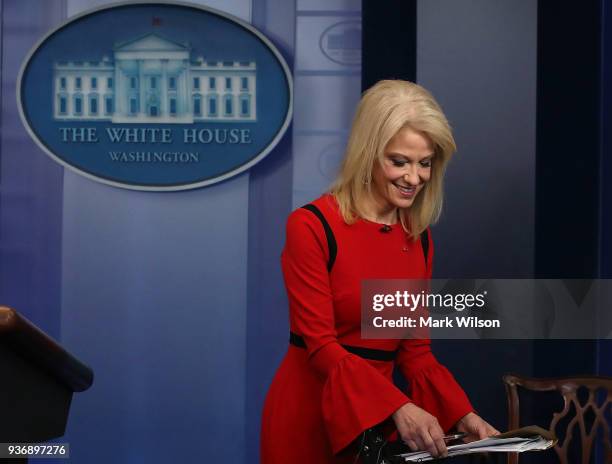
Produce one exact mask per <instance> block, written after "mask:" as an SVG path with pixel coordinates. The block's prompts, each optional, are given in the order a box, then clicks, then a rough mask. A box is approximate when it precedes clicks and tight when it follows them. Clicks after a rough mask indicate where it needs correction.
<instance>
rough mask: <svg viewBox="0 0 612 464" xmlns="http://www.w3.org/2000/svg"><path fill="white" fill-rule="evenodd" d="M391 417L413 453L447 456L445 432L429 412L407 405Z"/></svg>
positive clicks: (413, 405) (410, 404)
mask: <svg viewBox="0 0 612 464" xmlns="http://www.w3.org/2000/svg"><path fill="white" fill-rule="evenodd" d="M391 417H393V420H394V421H395V427H396V428H397V431H398V433H399V435H400V438H401V439H402V440H403V441H404V443H406V444H407V445H408V446H409V447H410V449H411V450H412V451H419V450H424V451H429V453H430V454H431V455H432V456H434V457H440V458H442V457H446V456H447V454H448V453H447V451H446V443H444V438H443V437H444V431H443V430H442V428H441V427H440V424H438V419H436V418H435V417H434V416H432V415H431V414H429V413H428V412H427V411H425V410H424V409H421V408H419V407H418V406H416V405H415V404H413V403H407V404H405V405H403V406H402V407H401V408H399V409H398V410H397V411H395V412H394V413H393V415H392V416H391ZM466 417H467V416H466ZM476 417H478V416H476ZM479 419H480V418H479ZM462 420H463V419H462ZM481 420H482V419H481ZM483 422H484V421H483ZM487 425H488V424H487Z"/></svg>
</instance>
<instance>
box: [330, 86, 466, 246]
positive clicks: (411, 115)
mask: <svg viewBox="0 0 612 464" xmlns="http://www.w3.org/2000/svg"><path fill="white" fill-rule="evenodd" d="M406 127H408V128H410V129H412V130H414V131H417V132H420V133H421V134H423V135H424V136H426V137H427V138H429V140H431V142H432V144H433V146H434V156H433V159H432V167H431V178H430V179H429V181H428V182H426V183H425V185H424V186H423V189H422V190H421V191H420V192H419V194H418V195H417V197H416V198H415V200H414V202H413V204H412V206H411V207H410V208H407V209H406V210H404V211H401V212H400V221H401V222H402V225H403V226H404V228H405V229H406V230H407V231H408V232H409V233H410V234H411V235H412V238H413V239H415V240H416V239H417V238H418V237H419V235H420V234H421V233H422V232H423V231H425V230H426V229H427V227H428V226H429V225H430V224H432V223H434V222H435V221H436V220H437V219H438V217H439V216H440V212H441V211H442V199H443V190H442V181H443V178H444V172H445V170H446V166H447V164H448V161H449V160H450V158H451V155H452V154H453V153H454V152H455V151H456V149H457V146H456V145H455V140H454V139H453V135H452V131H451V128H450V126H449V124H448V121H447V120H446V117H445V116H444V113H443V112H442V109H441V108H440V106H439V105H438V103H437V102H436V101H435V99H434V98H433V96H432V95H431V94H430V93H429V92H428V91H427V90H425V89H424V88H423V87H421V86H420V85H418V84H415V83H412V82H408V81H401V80H384V81H380V82H378V83H376V85H374V86H373V87H371V88H369V89H368V90H367V91H366V92H365V93H364V94H363V96H362V98H361V101H360V102H359V106H358V107H357V112H356V114H355V118H354V119H353V126H352V129H351V134H350V137H349V140H348V143H347V147H346V152H345V155H344V159H343V161H342V165H341V167H340V173H339V174H338V177H337V178H336V180H335V182H334V183H333V185H332V187H331V190H330V192H331V193H332V194H333V195H334V196H335V198H336V200H337V202H338V205H339V207H340V213H341V215H342V217H343V219H344V221H345V222H346V223H348V224H352V223H353V222H355V220H356V219H357V216H363V215H364V212H363V211H362V209H361V206H362V205H363V204H364V201H363V200H364V199H366V198H371V195H372V172H373V169H374V163H375V162H379V163H381V162H382V160H383V155H384V151H385V147H386V146H387V144H388V143H389V141H390V140H391V138H392V137H393V136H394V135H395V134H397V133H398V132H399V131H400V130H401V129H403V128H406Z"/></svg>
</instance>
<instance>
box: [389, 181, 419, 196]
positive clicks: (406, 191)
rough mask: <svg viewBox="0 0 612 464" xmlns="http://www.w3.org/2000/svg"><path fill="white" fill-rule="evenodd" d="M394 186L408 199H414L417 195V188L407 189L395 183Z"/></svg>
mask: <svg viewBox="0 0 612 464" xmlns="http://www.w3.org/2000/svg"><path fill="white" fill-rule="evenodd" d="M393 185H394V186H395V187H396V188H397V190H398V191H399V193H400V195H401V196H403V197H406V198H412V197H413V196H414V194H415V193H416V187H407V186H405V185H400V184H396V183H393Z"/></svg>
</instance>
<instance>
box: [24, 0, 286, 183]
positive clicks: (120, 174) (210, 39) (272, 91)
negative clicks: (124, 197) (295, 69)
mask: <svg viewBox="0 0 612 464" xmlns="http://www.w3.org/2000/svg"><path fill="white" fill-rule="evenodd" d="M17 100H18V106H19V111H20V114H21V117H22V120H23V122H24V124H25V126H26V128H27V129H28V131H29V133H30V135H31V136H32V137H33V138H34V140H35V141H36V142H37V143H38V145H39V146H40V147H41V148H42V149H43V150H44V151H45V152H46V153H47V154H48V155H49V156H51V157H52V158H53V159H54V160H56V161H58V162H59V163H61V164H63V165H64V166H66V167H68V168H70V169H72V170H74V171H76V172H78V173H80V174H82V175H84V176H86V177H89V178H91V179H94V180H97V181H99V182H103V183H106V184H110V185H113V186H117V187H123V188H128V189H136V190H157V191H167V190H185V189H191V188H196V187H202V186H205V185H210V184H213V183H216V182H219V181H222V180H224V179H227V178H229V177H232V176H234V175H236V174H238V173H240V172H243V171H245V170H246V169H248V168H250V167H251V166H253V165H254V164H255V163H257V162H258V161H260V160H261V159H262V158H264V157H265V156H266V155H267V154H268V153H270V151H271V150H272V149H273V148H274V146H275V145H276V144H277V143H278V141H279V140H280V138H281V137H282V136H283V134H284V133H285V131H286V130H287V127H288V126H289V122H290V119H291V114H292V82H291V74H290V72H289V68H288V66H287V64H286V62H285V60H284V59H283V57H282V56H281V54H280V53H279V52H278V50H277V49H276V48H275V47H274V45H273V44H272V43H271V42H270V41H269V40H268V39H267V38H266V37H264V36H263V35H262V34H261V33H260V32H258V31H257V30H256V29H255V28H253V27H252V26H251V25H250V24H248V23H245V22H244V21H241V20H239V19H237V18H235V17H232V16H230V15H227V14H225V13H221V12H219V11H216V10H212V9H210V8H205V7H201V6H198V5H190V4H184V3H122V4H120V5H118V6H108V7H103V8H100V9H96V10H92V11H88V12H86V13H83V14H81V15H78V16H75V17H73V18H70V19H69V20H68V21H67V22H65V23H64V24H62V25H60V26H59V27H58V28H56V29H55V30H53V31H51V32H50V33H49V34H47V36H46V37H44V38H43V39H42V40H41V41H40V42H39V43H38V44H37V45H36V46H35V47H34V48H33V49H32V51H31V52H30V54H29V55H28V57H27V59H26V60H25V62H24V64H23V66H22V68H21V72H20V75H19V80H18V89H17Z"/></svg>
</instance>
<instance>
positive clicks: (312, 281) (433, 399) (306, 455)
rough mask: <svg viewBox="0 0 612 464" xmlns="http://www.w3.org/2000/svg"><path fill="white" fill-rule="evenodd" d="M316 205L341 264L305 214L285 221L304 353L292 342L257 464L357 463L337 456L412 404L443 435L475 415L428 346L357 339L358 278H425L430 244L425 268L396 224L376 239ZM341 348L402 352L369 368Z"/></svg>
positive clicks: (269, 404) (375, 227) (326, 202)
mask: <svg viewBox="0 0 612 464" xmlns="http://www.w3.org/2000/svg"><path fill="white" fill-rule="evenodd" d="M313 204H314V205H316V206H317V207H318V208H319V210H320V211H321V212H322V213H323V215H324V216H325V218H326V220H327V222H328V223H329V225H330V226H331V228H332V230H333V233H334V236H335V239H336V242H337V257H336V260H335V263H334V265H333V268H332V270H331V272H328V270H327V262H328V257H329V255H328V246H327V239H326V236H325V232H324V228H323V226H322V224H321V221H320V220H319V219H318V218H317V217H316V216H315V215H314V214H313V213H312V212H311V211H308V210H305V209H298V210H296V211H294V212H293V213H292V214H291V215H290V216H289V219H288V221H287V237H286V243H285V248H284V250H283V254H282V267H283V274H284V278H285V286H286V288H287V293H288V296H289V313H290V330H291V331H292V332H294V333H296V334H298V335H300V336H301V337H302V338H303V340H304V342H305V344H306V348H301V347H298V346H294V345H289V349H288V351H287V354H286V355H285V358H284V359H283V361H282V364H281V366H280V367H279V369H278V371H277V372H276V375H275V377H274V380H273V381H272V385H271V386H270V390H269V392H268V396H267V398H266V401H265V405H264V411H263V419H262V430H261V464H296V463H297V464H301V463H304V464H327V463H329V464H331V463H341V462H353V460H354V458H355V456H354V455H349V454H348V453H342V451H343V450H345V449H346V448H347V446H348V445H349V444H351V442H353V441H354V440H355V439H356V438H357V437H358V436H359V435H360V433H361V432H362V431H363V430H365V429H367V428H369V427H371V426H373V425H376V424H378V423H380V422H383V421H384V420H386V419H388V418H389V416H390V415H391V414H392V413H393V412H394V411H396V410H397V409H398V408H399V407H400V406H402V405H403V404H405V403H408V402H411V401H412V402H414V403H415V404H416V405H417V406H419V407H421V408H423V409H425V410H426V411H428V412H429V413H431V414H433V415H434V416H436V417H437V418H438V421H439V422H440V425H441V426H442V428H443V429H444V430H445V431H447V430H448V429H450V428H451V427H452V426H453V425H454V424H455V423H456V422H457V420H459V419H460V418H461V417H463V416H464V415H466V414H467V413H469V412H470V411H473V408H472V406H471V404H470V402H469V400H468V398H467V396H466V395H465V393H464V392H463V390H462V389H461V387H460V386H459V385H458V384H457V382H456V381H455V379H454V377H453V376H452V375H451V374H450V372H449V371H448V370H447V369H446V368H445V367H444V366H442V365H441V364H439V363H438V361H437V360H436V358H435V357H434V356H433V354H432V353H431V349H430V342H429V340H396V339H389V340H362V339H361V337H360V330H361V322H360V314H361V313H360V282H361V280H362V279H391V278H395V279H398V278H423V277H426V278H430V277H431V262H432V256H433V247H432V246H431V245H430V246H429V256H428V257H427V266H425V259H424V255H423V249H422V245H421V242H420V241H412V240H410V239H408V238H407V236H406V233H405V232H404V230H403V229H402V227H401V225H400V224H396V225H393V226H391V227H392V230H391V231H390V232H388V233H381V232H380V228H381V225H380V224H376V223H373V222H369V221H365V220H358V221H357V222H355V223H354V224H351V225H348V224H346V223H345V222H344V221H343V220H342V217H341V216H340V213H339V211H338V207H337V203H336V201H335V199H334V197H333V196H331V195H323V196H322V197H321V198H319V199H317V200H316V201H314V202H313ZM428 233H429V231H428ZM430 244H431V240H430ZM341 345H351V346H359V347H366V348H373V349H378V350H385V351H395V350H398V354H397V356H396V359H395V362H393V361H373V360H369V359H364V358H362V357H360V356H357V355H356V354H352V353H349V352H348V351H347V350H346V349H345V348H343V347H342V346H341ZM394 364H395V365H397V367H399V369H400V370H401V372H402V374H403V375H404V377H406V379H407V381H408V391H407V392H405V393H404V392H402V391H401V390H400V389H398V388H397V387H396V386H395V385H394V384H393V380H392V372H393V368H394Z"/></svg>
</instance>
